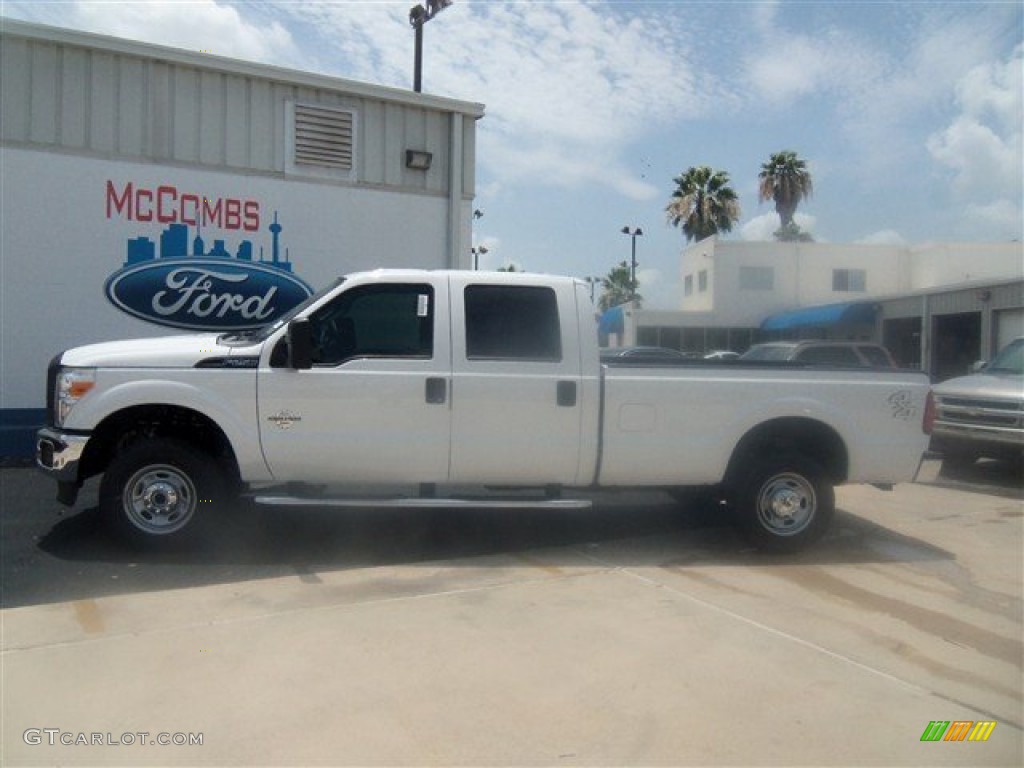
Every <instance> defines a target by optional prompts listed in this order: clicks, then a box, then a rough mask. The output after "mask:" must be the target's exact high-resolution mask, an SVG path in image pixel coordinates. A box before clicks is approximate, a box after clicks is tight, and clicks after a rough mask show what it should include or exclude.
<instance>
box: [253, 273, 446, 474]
mask: <svg viewBox="0 0 1024 768" xmlns="http://www.w3.org/2000/svg"><path fill="white" fill-rule="evenodd" d="M310 325H311V328H312V332H313V346H314V350H313V359H314V363H313V367H312V368H311V369H309V370H302V371H297V370H293V369H290V368H287V367H275V366H274V365H271V364H270V363H269V362H268V361H267V360H265V361H264V364H263V365H262V366H261V370H260V372H259V381H258V400H259V422H260V436H261V441H262V447H263V454H264V457H265V458H266V460H267V464H268V465H269V467H270V470H271V472H273V474H274V475H275V477H279V478H281V479H286V480H305V481H309V482H317V483H339V484H341V483H346V484H352V483H402V484H405V483H409V484H417V483H438V482H444V481H446V480H447V478H448V459H449V456H448V453H449V445H450V436H451V429H450V411H449V396H450V381H449V378H450V373H451V343H450V334H449V330H448V329H449V317H448V286H447V278H446V277H436V278H435V277H432V276H424V279H423V280H422V281H420V280H416V281H414V282H387V281H382V280H376V279H375V281H374V282H371V283H365V284H362V285H359V284H357V285H355V286H353V287H352V288H350V289H349V290H346V291H345V292H343V293H341V294H339V295H338V296H336V297H335V298H334V299H333V300H332V301H331V302H329V303H328V304H325V305H324V306H322V307H320V308H318V309H317V310H316V311H314V312H313V314H312V315H311V316H310Z"/></svg>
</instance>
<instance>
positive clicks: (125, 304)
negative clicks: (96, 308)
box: [103, 257, 313, 331]
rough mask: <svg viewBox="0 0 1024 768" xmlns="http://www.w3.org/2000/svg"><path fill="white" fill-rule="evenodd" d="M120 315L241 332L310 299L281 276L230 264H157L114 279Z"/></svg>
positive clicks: (112, 296) (109, 290)
mask: <svg viewBox="0 0 1024 768" xmlns="http://www.w3.org/2000/svg"><path fill="white" fill-rule="evenodd" d="M103 290H104V291H105V292H106V294H107V298H108V299H109V300H110V301H111V303H113V304H114V305H115V306H116V307H118V308H119V309H122V310H124V311H125V312H127V313H128V314H130V315H134V316H135V317H138V318H140V319H142V320H146V321H148V322H151V323H157V324H159V325H167V326H170V327H172V328H188V329H192V330H201V331H206V330H209V331H240V330H245V329H246V328H256V327H258V326H261V325H265V324H267V323H271V322H273V321H274V320H276V319H277V318H278V317H280V316H281V315H282V314H284V313H285V312H287V311H288V310H289V309H291V308H292V307H294V306H295V305H296V304H298V303H299V302H301V301H303V300H305V299H306V298H307V297H309V296H311V295H312V294H313V291H312V289H311V288H310V287H309V286H308V285H306V284H305V283H304V282H303V281H302V280H300V279H299V278H297V277H295V276H294V275H291V274H289V273H287V272H285V271H283V270H280V269H275V268H274V267H267V266H263V265H262V264H257V263H239V262H238V261H236V260H228V259H202V258H194V257H193V258H184V259H159V260H156V261H151V262H149V263H145V264H139V265H137V266H131V267H127V268H125V269H122V270H120V271H118V272H115V273H114V274H112V275H111V276H110V277H109V278H107V282H106V283H105V284H104V286H103Z"/></svg>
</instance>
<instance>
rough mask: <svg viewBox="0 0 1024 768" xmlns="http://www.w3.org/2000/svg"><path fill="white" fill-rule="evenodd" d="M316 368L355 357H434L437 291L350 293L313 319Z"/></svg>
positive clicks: (388, 288) (394, 288) (378, 288)
mask: <svg viewBox="0 0 1024 768" xmlns="http://www.w3.org/2000/svg"><path fill="white" fill-rule="evenodd" d="M310 325H311V326H312V327H311V330H312V333H313V363H314V365H338V364H339V363H342V362H344V361H345V360H351V359H352V358H356V357H415V358H426V359H429V358H430V357H432V356H433V353H434V289H433V288H432V287H431V286H429V285H408V284H396V285H387V284H384V285H367V286H363V287H360V288H353V289H352V290H351V291H346V292H345V293H343V294H341V295H340V296H339V297H338V298H337V299H335V300H334V301H332V302H331V303H330V304H328V305H327V306H325V307H323V308H321V309H320V310H318V311H317V312H315V313H314V314H313V315H312V316H311V317H310Z"/></svg>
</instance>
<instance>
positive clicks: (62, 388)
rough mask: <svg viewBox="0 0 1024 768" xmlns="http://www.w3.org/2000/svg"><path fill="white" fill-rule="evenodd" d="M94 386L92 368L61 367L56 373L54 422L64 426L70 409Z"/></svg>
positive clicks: (94, 377)
mask: <svg viewBox="0 0 1024 768" xmlns="http://www.w3.org/2000/svg"><path fill="white" fill-rule="evenodd" d="M94 386H96V371H95V370H94V369H92V368H62V369H61V371H60V373H58V374H57V391H56V393H55V394H56V397H55V399H54V407H55V413H54V422H55V424H56V426H58V427H62V426H64V421H65V420H66V419H67V417H68V414H70V413H71V409H72V408H74V407H75V404H76V403H77V402H78V401H79V400H81V399H82V398H83V397H85V396H86V395H87V394H89V392H90V390H92V388H93V387H94Z"/></svg>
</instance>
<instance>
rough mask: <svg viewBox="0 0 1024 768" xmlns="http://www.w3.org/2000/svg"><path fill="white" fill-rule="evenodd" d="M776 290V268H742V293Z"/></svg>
mask: <svg viewBox="0 0 1024 768" xmlns="http://www.w3.org/2000/svg"><path fill="white" fill-rule="evenodd" d="M774 288H775V268H774V267H740V290H741V291H770V290H773V289H774Z"/></svg>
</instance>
